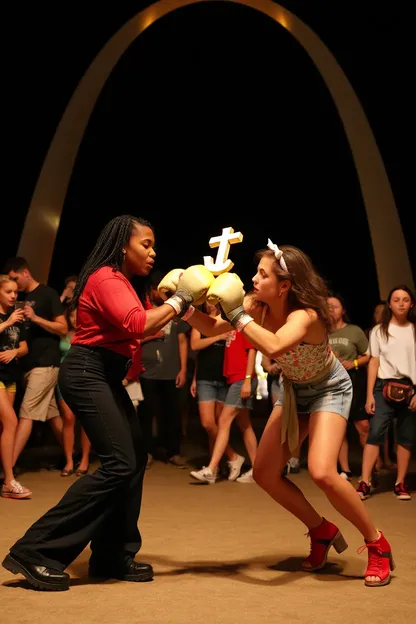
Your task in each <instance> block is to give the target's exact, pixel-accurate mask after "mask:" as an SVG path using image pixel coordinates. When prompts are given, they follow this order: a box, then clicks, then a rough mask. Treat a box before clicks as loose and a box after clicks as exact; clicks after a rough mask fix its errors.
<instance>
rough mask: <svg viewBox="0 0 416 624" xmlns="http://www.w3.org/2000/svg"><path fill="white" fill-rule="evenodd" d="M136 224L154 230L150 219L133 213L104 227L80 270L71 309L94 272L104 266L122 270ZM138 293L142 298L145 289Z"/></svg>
mask: <svg viewBox="0 0 416 624" xmlns="http://www.w3.org/2000/svg"><path fill="white" fill-rule="evenodd" d="M136 225H143V226H147V227H149V228H150V229H151V230H152V231H153V226H152V225H151V224H150V223H149V221H146V219H142V218H141V217H132V216H131V215H120V216H119V217H115V218H114V219H112V220H111V221H110V222H109V223H107V225H106V226H105V227H104V228H103V230H102V231H101V234H100V236H99V237H98V240H97V242H96V244H95V246H94V249H93V250H92V252H91V253H90V255H89V256H88V258H87V260H86V261H85V263H84V266H83V267H82V269H81V271H80V274H79V277H78V280H77V284H76V287H75V290H74V296H73V298H72V301H71V309H74V308H76V307H77V305H78V301H79V298H80V297H81V295H82V292H83V290H84V288H85V284H86V283H87V280H88V278H89V277H90V275H92V273H95V271H97V270H98V269H100V268H101V267H104V266H110V267H112V268H113V270H114V271H121V268H122V265H123V259H124V256H123V248H124V247H125V246H126V245H127V244H128V242H129V240H130V237H131V235H132V232H133V228H134V227H135V226H136ZM138 294H139V297H140V299H142V297H144V289H143V293H140V292H139V293H138Z"/></svg>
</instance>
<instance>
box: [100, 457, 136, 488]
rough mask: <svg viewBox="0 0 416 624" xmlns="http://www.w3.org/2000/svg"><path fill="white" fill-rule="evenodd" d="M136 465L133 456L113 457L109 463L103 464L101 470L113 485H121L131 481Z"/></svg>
mask: <svg viewBox="0 0 416 624" xmlns="http://www.w3.org/2000/svg"><path fill="white" fill-rule="evenodd" d="M143 461H144V459H143ZM137 465H138V462H137V461H136V457H135V456H134V455H131V456H130V455H123V456H119V457H113V458H112V460H111V461H108V462H105V463H103V465H102V470H103V472H104V473H105V474H106V475H107V476H108V477H109V478H110V479H111V480H112V481H114V484H115V485H119V484H120V485H121V484H122V483H124V482H125V481H128V480H129V479H131V477H132V476H133V475H134V474H135V473H136V471H137Z"/></svg>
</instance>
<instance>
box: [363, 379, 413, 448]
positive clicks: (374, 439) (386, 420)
mask: <svg viewBox="0 0 416 624" xmlns="http://www.w3.org/2000/svg"><path fill="white" fill-rule="evenodd" d="M397 381H398V382H402V383H409V380H408V379H397ZM383 385H384V383H383V380H382V379H377V381H376V385H375V387H374V400H375V403H376V409H375V412H374V416H372V417H370V430H369V432H368V438H367V444H373V445H374V446H379V445H380V444H383V442H384V434H385V433H386V432H387V431H388V428H389V424H390V421H391V420H392V419H393V418H397V426H396V436H397V444H400V446H407V447H411V446H413V444H414V442H416V413H415V412H411V411H410V410H409V407H408V406H407V405H400V404H398V405H397V406H396V405H391V404H390V403H387V401H385V400H384V397H383Z"/></svg>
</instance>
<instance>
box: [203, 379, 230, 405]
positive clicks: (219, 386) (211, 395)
mask: <svg viewBox="0 0 416 624" xmlns="http://www.w3.org/2000/svg"><path fill="white" fill-rule="evenodd" d="M227 390H228V386H227V384H226V383H225V381H208V380H206V379H201V380H198V381H197V382H196V393H197V396H198V401H199V402H200V403H213V402H216V403H224V402H225V398H226V396H227Z"/></svg>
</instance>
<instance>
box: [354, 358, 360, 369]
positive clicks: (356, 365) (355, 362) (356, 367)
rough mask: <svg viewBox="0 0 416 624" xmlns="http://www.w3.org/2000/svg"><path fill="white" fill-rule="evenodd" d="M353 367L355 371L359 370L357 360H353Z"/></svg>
mask: <svg viewBox="0 0 416 624" xmlns="http://www.w3.org/2000/svg"><path fill="white" fill-rule="evenodd" d="M354 366H355V370H358V369H359V366H358V360H354Z"/></svg>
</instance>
